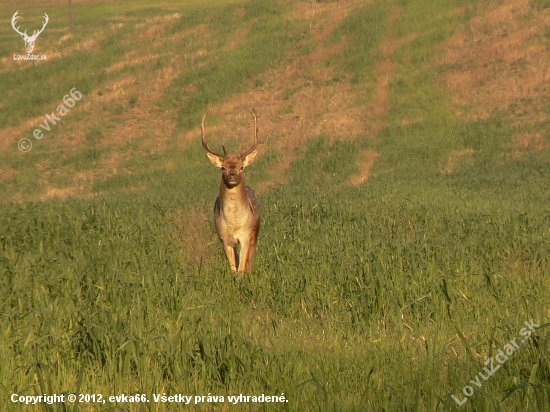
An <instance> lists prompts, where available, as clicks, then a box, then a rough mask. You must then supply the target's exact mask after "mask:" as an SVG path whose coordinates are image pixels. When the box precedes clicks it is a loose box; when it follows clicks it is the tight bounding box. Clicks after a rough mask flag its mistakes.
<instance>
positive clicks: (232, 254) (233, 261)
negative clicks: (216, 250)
mask: <svg viewBox="0 0 550 412" xmlns="http://www.w3.org/2000/svg"><path fill="white" fill-rule="evenodd" d="M223 250H224V252H225V256H227V260H228V261H229V266H230V267H231V271H232V272H236V271H237V250H236V249H235V248H234V247H233V246H229V245H226V244H225V243H224V244H223Z"/></svg>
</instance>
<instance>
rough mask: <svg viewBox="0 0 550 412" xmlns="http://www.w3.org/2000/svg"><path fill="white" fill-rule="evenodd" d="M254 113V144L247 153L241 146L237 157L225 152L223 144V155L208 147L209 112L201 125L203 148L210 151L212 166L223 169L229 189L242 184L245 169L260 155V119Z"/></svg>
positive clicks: (224, 179) (223, 177)
mask: <svg viewBox="0 0 550 412" xmlns="http://www.w3.org/2000/svg"><path fill="white" fill-rule="evenodd" d="M252 113H254V130H255V131H254V143H253V144H252V146H251V147H250V148H249V149H248V150H246V151H243V150H244V144H243V145H242V146H241V150H240V152H239V155H238V156H237V157H232V156H229V155H228V154H227V151H226V150H225V144H223V143H222V148H223V154H222V153H217V152H215V151H213V150H212V149H211V148H210V146H209V145H208V142H207V141H206V139H205V137H204V119H206V115H207V114H208V111H206V113H205V114H204V116H203V117H202V123H201V136H202V147H204V148H205V149H206V150H207V151H208V153H207V154H206V155H207V156H208V158H209V159H210V161H211V162H212V164H213V165H214V166H216V167H219V168H220V169H222V172H223V173H222V180H223V182H224V183H225V185H226V186H227V187H228V188H233V187H236V186H238V185H239V184H240V183H241V180H242V173H243V169H244V168H245V167H246V166H249V165H251V164H252V162H253V161H254V159H256V155H257V154H258V152H257V151H256V147H257V146H258V118H257V116H256V110H255V109H252Z"/></svg>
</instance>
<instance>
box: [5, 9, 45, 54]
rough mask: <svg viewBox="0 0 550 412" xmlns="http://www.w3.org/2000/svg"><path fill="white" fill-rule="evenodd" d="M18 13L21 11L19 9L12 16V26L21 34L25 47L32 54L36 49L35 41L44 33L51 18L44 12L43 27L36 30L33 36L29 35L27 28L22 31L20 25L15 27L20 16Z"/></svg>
mask: <svg viewBox="0 0 550 412" xmlns="http://www.w3.org/2000/svg"><path fill="white" fill-rule="evenodd" d="M18 13H19V10H17V11H16V12H15V14H14V15H13V17H12V18H11V26H12V27H13V29H14V30H15V31H16V32H17V33H19V34H20V35H21V37H22V38H23V41H24V42H25V49H26V50H27V53H28V54H31V53H32V51H33V50H34V43H35V42H36V39H37V38H38V36H39V35H40V33H42V32H43V31H44V29H45V28H46V25H47V24H48V21H49V20H50V18H49V17H48V15H47V14H46V13H44V22H43V23H42V28H41V29H40V30H34V32H33V34H32V36H28V35H27V30H25V31H24V32H23V33H21V31H20V30H19V27H15V23H16V21H17V19H18V18H19V16H18Z"/></svg>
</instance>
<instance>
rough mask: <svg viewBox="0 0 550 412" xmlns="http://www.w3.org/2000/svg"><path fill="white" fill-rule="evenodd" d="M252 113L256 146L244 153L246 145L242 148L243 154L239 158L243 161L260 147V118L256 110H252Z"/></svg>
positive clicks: (253, 145)
mask: <svg viewBox="0 0 550 412" xmlns="http://www.w3.org/2000/svg"><path fill="white" fill-rule="evenodd" d="M252 113H254V144H252V147H251V148H250V149H248V150H247V151H246V152H244V153H243V149H244V145H243V146H242V147H241V152H240V153H239V157H240V158H241V159H244V158H245V157H246V156H248V155H249V154H250V153H252V152H253V151H254V150H255V149H256V147H257V146H258V116H256V109H252Z"/></svg>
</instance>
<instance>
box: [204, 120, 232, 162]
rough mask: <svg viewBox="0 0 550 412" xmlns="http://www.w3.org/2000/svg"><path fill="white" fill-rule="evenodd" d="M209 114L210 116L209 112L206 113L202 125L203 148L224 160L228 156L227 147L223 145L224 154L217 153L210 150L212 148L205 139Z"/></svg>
mask: <svg viewBox="0 0 550 412" xmlns="http://www.w3.org/2000/svg"><path fill="white" fill-rule="evenodd" d="M207 114H208V110H207V111H206V112H205V113H204V116H202V123H201V136H202V147H204V148H205V149H206V150H207V151H208V152H210V153H212V154H213V155H214V156H218V157H219V158H221V159H223V158H224V157H226V156H227V151H226V150H225V145H224V144H223V143H222V148H223V154H221V153H217V152H215V151H213V150H212V149H211V148H210V146H209V145H208V142H207V141H206V139H205V138H204V119H206V115H207Z"/></svg>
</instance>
